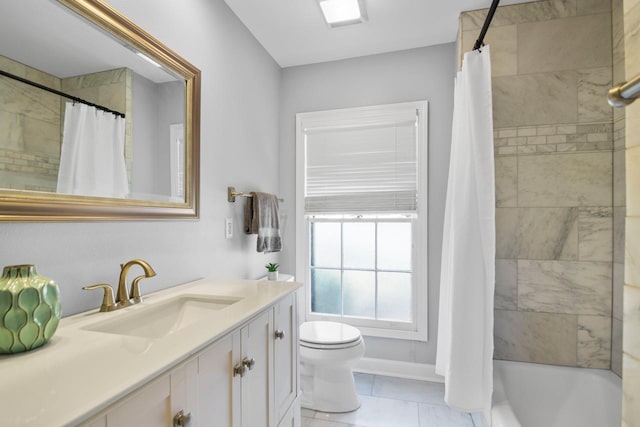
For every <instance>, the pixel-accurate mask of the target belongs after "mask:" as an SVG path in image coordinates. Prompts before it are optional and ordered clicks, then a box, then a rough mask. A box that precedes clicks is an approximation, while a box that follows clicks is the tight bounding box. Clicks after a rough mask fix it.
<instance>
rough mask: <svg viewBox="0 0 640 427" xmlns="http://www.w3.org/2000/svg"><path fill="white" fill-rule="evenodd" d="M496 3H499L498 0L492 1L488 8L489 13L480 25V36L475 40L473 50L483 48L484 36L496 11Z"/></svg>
mask: <svg viewBox="0 0 640 427" xmlns="http://www.w3.org/2000/svg"><path fill="white" fill-rule="evenodd" d="M498 3H500V0H493V3H491V7H490V8H489V13H488V14H487V18H486V19H485V20H484V24H483V25H482V30H480V35H479V36H478V40H476V44H474V45H473V50H478V49H480V48H481V47H482V46H484V36H485V35H486V34H487V30H488V29H489V25H490V24H491V20H492V19H493V15H494V14H495V13H496V9H497V8H498Z"/></svg>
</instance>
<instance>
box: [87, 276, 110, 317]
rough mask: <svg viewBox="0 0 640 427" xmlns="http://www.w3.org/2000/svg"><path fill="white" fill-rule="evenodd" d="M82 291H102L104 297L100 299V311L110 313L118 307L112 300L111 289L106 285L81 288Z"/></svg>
mask: <svg viewBox="0 0 640 427" xmlns="http://www.w3.org/2000/svg"><path fill="white" fill-rule="evenodd" d="M82 289H85V290H87V291H91V290H93V289H104V296H103V297H102V305H101V306H100V311H102V312H104V311H112V310H115V309H116V308H117V307H118V305H117V304H116V303H115V301H114V300H113V289H112V288H111V286H109V285H107V284H106V283H100V284H97V285H91V286H83V287H82Z"/></svg>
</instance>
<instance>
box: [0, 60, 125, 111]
mask: <svg viewBox="0 0 640 427" xmlns="http://www.w3.org/2000/svg"><path fill="white" fill-rule="evenodd" d="M0 75H2V76H4V77H7V78H10V79H13V80H17V81H19V82H22V83H24V84H28V85H30V86H33V87H37V88H38V89H42V90H46V91H47V92H51V93H54V94H56V95H58V96H62V97H65V98H69V99H71V100H72V101H74V102H79V103H81V104H86V105H89V106H91V107H95V108H97V109H98V110H102V111H106V112H107V113H111V114H115V115H116V116H120V117H122V118H123V119H124V113H120V112H119V111H114V110H110V109H109V108H107V107H103V106H102V105H98V104H94V103H93V102H89V101H86V100H84V99H82V98H78V97H77V96H73V95H69V94H68V93H64V92H60V91H59V90H55V89H51V88H50V87H47V86H44V85H41V84H40V83H36V82H34V81H31V80H27V79H24V78H22V77H20V76H16V75H15V74H11V73H7V72H6V71H4V70H0Z"/></svg>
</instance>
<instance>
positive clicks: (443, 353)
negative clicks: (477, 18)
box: [436, 46, 495, 425]
mask: <svg viewBox="0 0 640 427" xmlns="http://www.w3.org/2000/svg"><path fill="white" fill-rule="evenodd" d="M494 181H495V179H494V169H493V114H492V102H491V64H490V54H489V47H488V46H485V47H483V48H482V52H478V51H472V52H467V53H466V54H465V55H464V60H463V63H462V70H461V71H460V72H458V75H457V78H456V84H455V95H454V110H453V132H452V141H451V160H450V165H449V182H448V187H447V201H446V206H445V218H444V236H443V242H442V267H441V277H440V311H439V323H438V349H437V355H436V372H437V373H438V374H440V375H443V376H444V378H445V401H446V402H447V404H448V405H449V406H451V407H453V408H456V409H458V410H462V411H467V412H477V411H482V412H484V414H485V418H486V420H487V421H488V422H489V425H491V424H490V422H491V421H490V420H491V418H490V415H491V394H492V391H493V297H494V287H495V283H494V282H495V264H494V263H495V260H494V258H495V186H494Z"/></svg>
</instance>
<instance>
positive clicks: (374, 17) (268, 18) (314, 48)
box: [225, 0, 531, 68]
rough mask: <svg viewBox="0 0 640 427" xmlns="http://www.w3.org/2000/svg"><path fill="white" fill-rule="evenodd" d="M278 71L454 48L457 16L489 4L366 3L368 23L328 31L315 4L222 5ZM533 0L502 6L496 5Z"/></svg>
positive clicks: (261, 1) (487, 0)
mask: <svg viewBox="0 0 640 427" xmlns="http://www.w3.org/2000/svg"><path fill="white" fill-rule="evenodd" d="M225 1H226V3H227V4H228V5H229V7H230V8H231V9H232V10H233V12H234V13H235V14H236V15H237V16H238V18H240V20H241V21H242V22H243V23H244V24H245V25H246V26H247V28H248V29H249V31H251V33H252V34H253V35H254V37H255V38H256V39H258V41H259V42H260V43H261V44H262V46H264V48H265V49H266V50H267V51H268V52H269V54H270V55H271V56H272V57H273V59H275V61H276V62H277V63H278V64H279V65H280V66H281V67H283V68H284V67H291V66H295V65H303V64H313V63H317V62H326V61H334V60H338V59H345V58H353V57H358V56H365V55H373V54H377V53H384V52H391V51H395V50H405V49H412V48H416V47H422V46H431V45H436V44H441V43H449V42H453V41H455V39H456V33H457V31H458V16H459V15H460V12H462V11H466V10H475V9H483V8H488V7H489V6H490V5H491V0H365V3H366V8H367V14H368V18H369V19H368V22H365V23H362V24H356V25H349V26H343V27H337V28H329V26H328V25H327V24H326V23H325V21H324V19H323V18H322V13H321V11H320V6H319V5H318V2H317V0H225ZM526 1H531V0H503V1H502V2H501V3H500V5H508V4H515V3H525V2H526Z"/></svg>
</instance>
